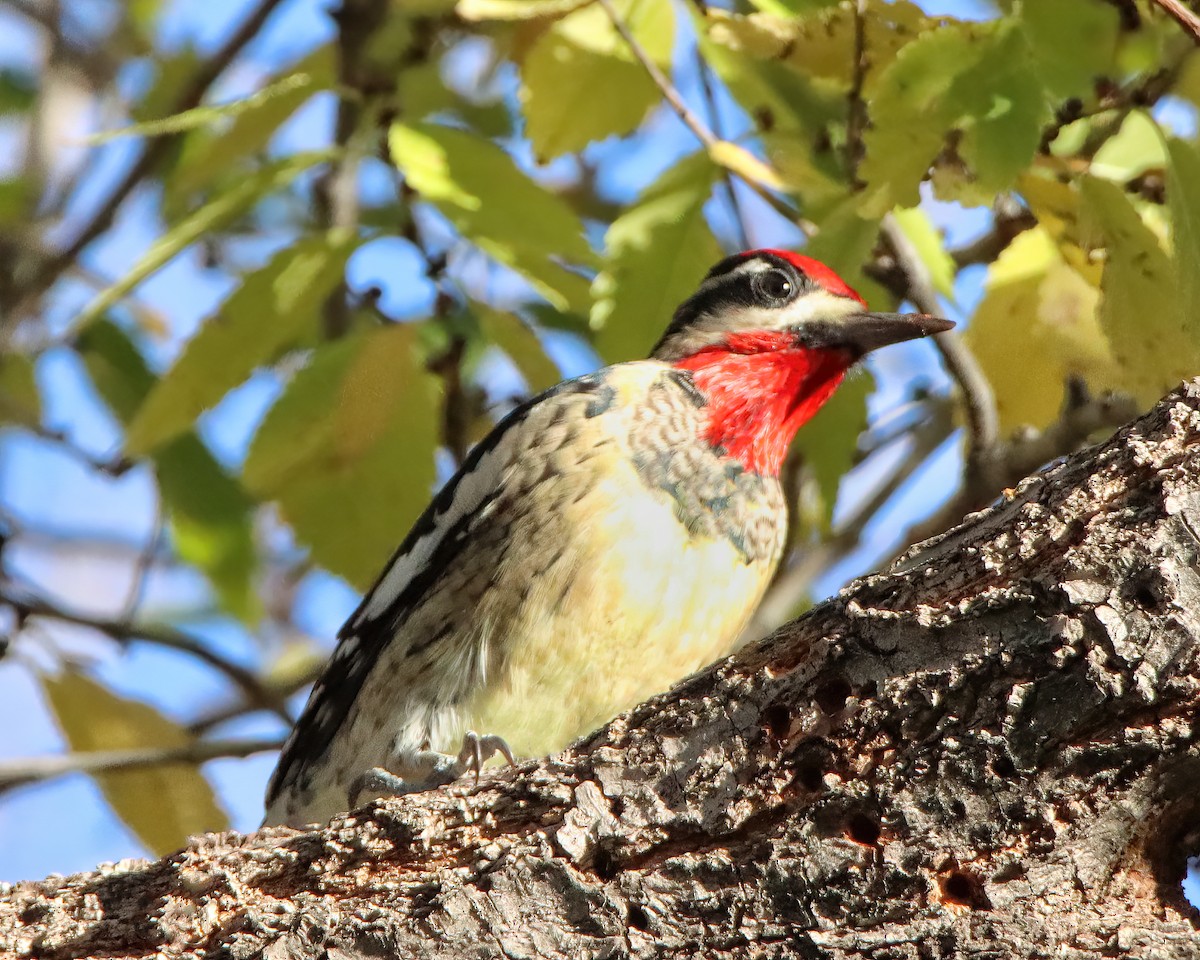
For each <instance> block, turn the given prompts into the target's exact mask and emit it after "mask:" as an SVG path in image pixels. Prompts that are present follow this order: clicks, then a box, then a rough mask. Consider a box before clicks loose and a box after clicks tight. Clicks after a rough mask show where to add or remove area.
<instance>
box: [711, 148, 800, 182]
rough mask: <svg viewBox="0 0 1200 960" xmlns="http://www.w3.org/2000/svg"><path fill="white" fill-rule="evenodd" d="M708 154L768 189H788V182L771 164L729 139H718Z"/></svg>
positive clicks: (716, 162)
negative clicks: (785, 181) (784, 180)
mask: <svg viewBox="0 0 1200 960" xmlns="http://www.w3.org/2000/svg"><path fill="white" fill-rule="evenodd" d="M708 156H709V158H710V159H711V160H712V162H713V163H715V164H717V166H720V167H724V168H725V169H726V170H728V171H729V172H730V173H736V174H737V175H738V176H739V177H741V178H742V179H743V180H749V181H750V182H751V183H757V184H758V185H759V186H763V187H766V188H767V189H768V190H786V189H787V184H786V183H784V182H783V180H782V179H781V178H780V176H779V174H777V173H776V172H775V171H774V170H772V169H771V167H770V165H769V164H766V163H764V162H763V161H762V160H759V159H758V157H756V156H755V155H754V154H752V153H751V152H750V151H749V150H747V149H746V148H745V147H743V146H740V145H738V144H736V143H731V142H730V141H728V140H718V141H717V142H716V143H714V144H713V145H712V146H711V147H709V148H708Z"/></svg>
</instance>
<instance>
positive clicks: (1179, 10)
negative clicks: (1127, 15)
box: [1154, 0, 1200, 46]
mask: <svg viewBox="0 0 1200 960" xmlns="http://www.w3.org/2000/svg"><path fill="white" fill-rule="evenodd" d="M1154 2H1155V3H1156V4H1158V5H1159V6H1160V7H1162V9H1163V10H1165V11H1166V13H1167V15H1168V16H1170V17H1173V18H1174V19H1175V21H1176V22H1177V23H1178V24H1179V25H1180V26H1181V27H1183V29H1184V30H1185V31H1186V32H1187V34H1188V35H1189V36H1190V37H1191V38H1192V41H1193V42H1194V43H1196V44H1197V45H1198V46H1200V16H1197V15H1196V14H1195V13H1194V12H1193V11H1191V10H1189V9H1188V8H1187V7H1185V6H1184V5H1183V0H1154Z"/></svg>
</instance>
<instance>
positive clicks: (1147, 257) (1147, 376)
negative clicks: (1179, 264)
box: [1080, 177, 1200, 403]
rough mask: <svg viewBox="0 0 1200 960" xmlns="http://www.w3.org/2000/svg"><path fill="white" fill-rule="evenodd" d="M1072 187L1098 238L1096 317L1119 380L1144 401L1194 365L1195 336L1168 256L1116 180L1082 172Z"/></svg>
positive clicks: (1198, 363) (1197, 358)
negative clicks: (1100, 266) (1100, 264)
mask: <svg viewBox="0 0 1200 960" xmlns="http://www.w3.org/2000/svg"><path fill="white" fill-rule="evenodd" d="M1080 191H1081V195H1082V197H1083V201H1084V204H1085V213H1087V214H1088V215H1089V216H1090V218H1091V219H1092V221H1093V222H1094V223H1095V224H1096V226H1097V227H1098V229H1099V232H1100V235H1101V237H1102V238H1103V241H1104V245H1105V252H1106V259H1105V264H1104V277H1103V280H1102V281H1101V292H1102V293H1103V299H1102V300H1101V304H1100V324H1101V326H1102V327H1103V329H1104V332H1105V333H1106V334H1107V335H1108V339H1109V342H1110V343H1111V345H1112V353H1113V358H1114V360H1115V361H1116V363H1117V365H1118V366H1119V367H1120V370H1121V381H1122V383H1121V385H1122V387H1123V388H1124V389H1126V390H1128V391H1131V392H1132V393H1134V395H1135V396H1136V397H1137V398H1138V399H1139V400H1140V401H1142V402H1143V403H1151V402H1153V401H1155V400H1157V399H1158V398H1159V397H1161V396H1162V395H1163V394H1164V393H1166V392H1167V391H1168V390H1170V389H1172V388H1173V387H1175V386H1176V385H1177V384H1178V383H1179V381H1180V380H1183V379H1186V378H1188V377H1191V376H1194V375H1195V374H1196V371H1197V369H1200V349H1198V347H1200V344H1198V343H1197V338H1196V336H1195V333H1194V330H1195V328H1194V326H1192V325H1191V324H1190V323H1189V324H1187V325H1185V323H1184V319H1183V316H1182V312H1181V309H1180V300H1179V291H1178V286H1177V278H1176V274H1175V267H1174V264H1173V263H1172V262H1171V259H1170V257H1168V256H1167V253H1166V251H1165V250H1163V248H1162V245H1161V244H1160V243H1159V240H1158V237H1157V236H1155V234H1154V232H1153V231H1152V230H1151V229H1150V228H1149V227H1147V226H1146V225H1145V224H1144V223H1143V222H1142V219H1141V217H1139V216H1138V212H1137V210H1136V209H1135V208H1134V206H1133V203H1132V202H1131V200H1130V198H1129V197H1128V196H1127V195H1126V194H1125V193H1124V191H1122V190H1121V189H1120V188H1119V187H1117V186H1116V185H1115V184H1112V183H1109V182H1108V181H1107V180H1098V179H1096V178H1095V177H1085V178H1083V179H1082V180H1081V183H1080Z"/></svg>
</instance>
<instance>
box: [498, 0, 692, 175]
mask: <svg viewBox="0 0 1200 960" xmlns="http://www.w3.org/2000/svg"><path fill="white" fill-rule="evenodd" d="M616 6H617V8H618V11H619V12H620V13H621V15H622V19H623V20H624V22H625V23H626V24H627V25H628V26H629V29H630V30H631V31H632V32H633V35H634V37H635V38H636V39H637V40H638V42H639V43H640V44H641V46H642V47H643V49H645V50H646V52H647V53H648V54H649V55H650V56H651V57H653V58H654V59H655V60H658V61H660V62H668V63H669V61H670V56H671V46H672V42H673V40H674V35H675V23H674V14H673V10H672V7H671V5H670V4H669V3H663V2H661V0H618V2H617V3H616ZM521 80H522V86H521V99H522V103H523V106H524V113H525V117H526V120H527V126H526V133H527V134H528V136H529V139H530V141H531V142H532V144H533V150H534V154H535V155H536V156H537V157H538V159H539V160H541V161H544V160H547V159H549V158H551V157H556V156H558V155H559V154H563V153H568V152H571V151H576V150H581V149H583V148H584V147H585V146H587V145H588V144H589V143H591V142H592V141H594V140H602V139H604V138H605V137H608V136H613V135H618V134H626V133H629V132H631V131H632V130H635V129H636V128H637V127H638V125H639V124H640V123H641V122H642V120H643V119H644V118H645V116H646V114H647V113H648V112H649V110H650V109H651V108H652V107H653V106H655V105H656V104H657V103H658V102H659V100H660V99H661V95H660V93H659V91H658V87H656V86H655V84H654V81H653V80H651V79H650V77H649V75H648V74H647V73H646V71H645V69H644V68H643V67H642V66H641V64H640V63H638V62H636V61H635V60H634V59H633V55H632V54H631V53H630V51H629V45H628V44H627V43H626V42H625V41H624V39H622V37H621V36H620V34H618V33H617V31H616V29H615V28H614V27H613V24H612V20H611V19H610V18H609V16H608V14H607V13H605V11H604V9H603V8H602V7H600V6H599V5H598V4H592V5H591V6H588V7H585V8H583V9H581V10H577V11H575V12H574V13H571V14H570V15H568V16H566V17H564V18H563V19H562V20H559V21H558V22H557V23H555V24H554V25H553V26H551V27H550V29H548V30H546V31H545V32H544V33H542V34H541V36H539V37H538V39H537V40H536V41H535V42H534V44H533V47H532V48H531V49H530V51H529V53H528V54H526V56H525V59H524V62H523V64H522V70H521ZM597 90H603V91H604V95H603V96H600V97H596V96H594V93H595V91H597ZM583 102H587V103H588V104H589V107H588V109H586V110H581V109H579V104H580V103H583Z"/></svg>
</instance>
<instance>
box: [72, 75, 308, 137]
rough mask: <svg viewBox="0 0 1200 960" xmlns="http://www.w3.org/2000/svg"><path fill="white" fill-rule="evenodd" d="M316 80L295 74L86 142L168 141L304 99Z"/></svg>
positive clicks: (108, 131) (105, 132) (100, 135)
mask: <svg viewBox="0 0 1200 960" xmlns="http://www.w3.org/2000/svg"><path fill="white" fill-rule="evenodd" d="M313 86H314V79H313V77H312V75H311V74H308V73H293V74H290V75H288V76H286V77H284V78H283V79H281V80H277V81H275V82H274V83H272V84H269V85H268V86H266V87H263V88H262V89H261V90H258V91H255V92H254V93H252V94H250V95H249V96H248V97H242V98H241V99H240V100H230V101H228V102H226V103H212V104H204V105H203V106H200V107H193V108H192V109H191V110H184V111H183V112H182V113H173V114H171V115H170V116H169V117H163V118H162V119H161V120H146V121H143V122H142V123H133V124H130V125H129V126H125V127H118V128H116V129H115V130H103V131H101V132H100V133H95V134H92V136H90V137H88V138H87V139H86V140H85V141H84V142H85V143H87V144H88V145H90V146H97V145H99V144H102V143H108V142H109V141H110V140H117V139H120V138H121V137H165V136H168V135H170V134H174V133H184V132H185V131H188V130H195V129H196V128H197V127H207V126H211V125H212V124H215V123H218V122H219V121H221V120H225V119H229V118H232V117H236V116H239V115H240V114H243V113H248V112H251V111H254V110H257V109H258V108H259V107H262V106H265V105H266V104H268V103H270V102H271V101H272V100H274V99H276V98H277V97H283V96H286V95H288V94H293V95H295V94H297V93H299V92H304V96H303V98H304V99H307V98H308V97H309V96H311V94H312V90H313Z"/></svg>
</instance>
